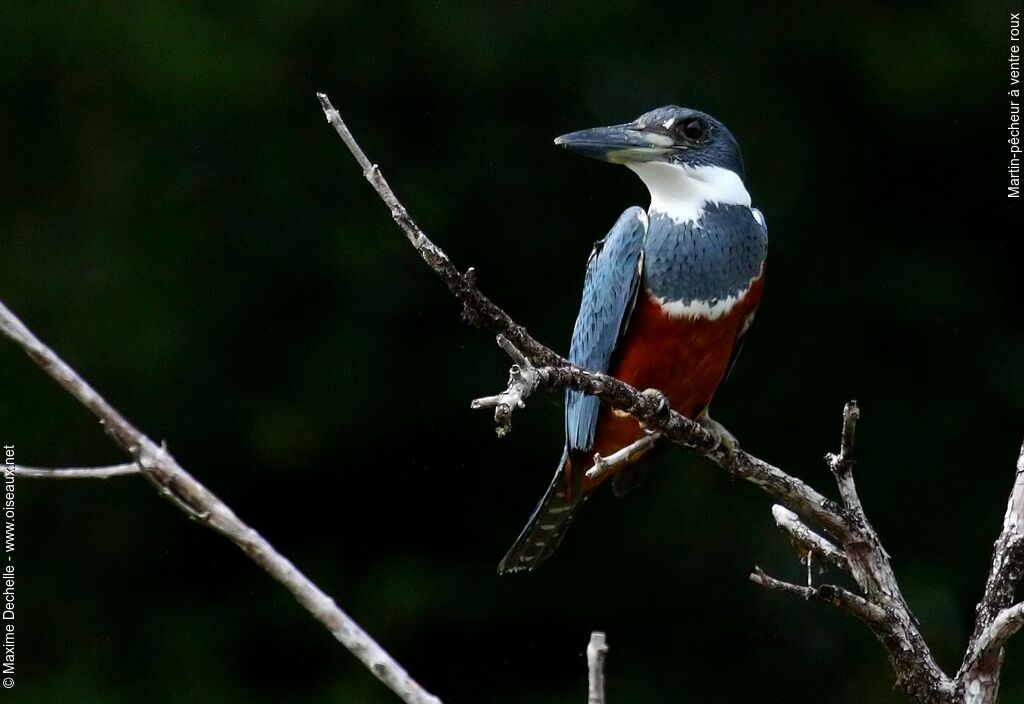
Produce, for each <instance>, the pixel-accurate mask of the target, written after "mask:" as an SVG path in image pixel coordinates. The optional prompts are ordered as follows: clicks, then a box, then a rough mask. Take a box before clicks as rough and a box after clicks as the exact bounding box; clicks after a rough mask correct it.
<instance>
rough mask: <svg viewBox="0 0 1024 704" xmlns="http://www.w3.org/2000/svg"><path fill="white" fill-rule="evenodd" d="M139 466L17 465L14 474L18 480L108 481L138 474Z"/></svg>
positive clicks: (131, 464) (129, 464)
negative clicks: (56, 466)
mask: <svg viewBox="0 0 1024 704" xmlns="http://www.w3.org/2000/svg"><path fill="white" fill-rule="evenodd" d="M139 472H140V470H139V465H137V464H134V463H128V464H115V465H111V466H109V467H61V468H59V469H55V468H52V467H22V466H21V465H18V467H17V469H16V471H15V474H16V475H17V476H18V478H19V479H110V478H111V477H126V476H128V475H132V474H139Z"/></svg>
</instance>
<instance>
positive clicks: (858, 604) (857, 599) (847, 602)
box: [750, 567, 886, 626]
mask: <svg viewBox="0 0 1024 704" xmlns="http://www.w3.org/2000/svg"><path fill="white" fill-rule="evenodd" d="M750 581H751V582H753V583H754V584H757V585H760V586H762V587H764V588H765V589H772V590H774V591H779V592H786V593H787V594H795V595H796V596H799V597H800V598H802V599H805V600H807V601H812V600H817V601H824V602H826V603H829V604H832V605H834V606H837V607H839V608H840V609H842V610H844V611H848V612H850V613H851V614H853V615H854V616H856V617H857V618H859V619H861V620H863V621H866V622H868V623H869V624H872V625H875V626H877V625H879V624H883V623H884V622H885V619H886V614H885V611H884V610H883V609H881V608H879V607H878V606H876V605H875V604H872V603H871V602H870V601H868V600H867V599H865V598H864V597H862V596H858V595H856V594H854V593H853V592H850V591H848V590H846V589H843V588H842V587H839V586H836V585H834V584H822V585H821V586H818V587H811V586H807V587H805V586H802V585H800V584H793V583H792V582H784V581H783V580H781V579H776V578H775V577H772V576H770V575H768V574H766V573H765V571H764V570H762V569H761V568H760V567H754V571H753V572H752V573H751V574H750Z"/></svg>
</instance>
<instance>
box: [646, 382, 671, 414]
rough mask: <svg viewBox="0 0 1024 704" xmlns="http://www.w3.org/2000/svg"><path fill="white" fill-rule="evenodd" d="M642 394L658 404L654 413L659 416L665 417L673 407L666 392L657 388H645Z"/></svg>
mask: <svg viewBox="0 0 1024 704" xmlns="http://www.w3.org/2000/svg"><path fill="white" fill-rule="evenodd" d="M640 395H641V396H643V397H644V398H647V399H650V400H651V401H654V402H655V403H656V404H658V408H657V410H655V411H654V414H655V415H656V416H658V417H663V416H665V415H667V414H668V412H669V411H670V410H671V409H672V407H671V406H670V405H669V403H668V398H667V397H666V396H665V394H663V393H662V392H660V391H658V390H657V389H644V390H643V391H641V392H640Z"/></svg>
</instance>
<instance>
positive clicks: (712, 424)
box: [697, 413, 740, 453]
mask: <svg viewBox="0 0 1024 704" xmlns="http://www.w3.org/2000/svg"><path fill="white" fill-rule="evenodd" d="M697 422H698V423H700V425H701V427H702V428H704V430H706V431H708V432H709V433H711V434H712V435H713V436H714V437H715V440H716V442H715V448H714V449H716V450H717V449H718V448H719V447H723V448H725V450H726V451H727V452H729V453H732V452H735V451H736V450H738V449H739V447H740V443H739V440H737V439H736V436H735V435H733V434H732V433H730V432H729V431H728V430H726V429H725V426H724V425H722V424H721V423H719V422H718V421H717V420H715V419H714V418H712V417H711V416H709V415H708V414H707V413H705V414H704V415H702V416H701V417H700V418H698V419H697Z"/></svg>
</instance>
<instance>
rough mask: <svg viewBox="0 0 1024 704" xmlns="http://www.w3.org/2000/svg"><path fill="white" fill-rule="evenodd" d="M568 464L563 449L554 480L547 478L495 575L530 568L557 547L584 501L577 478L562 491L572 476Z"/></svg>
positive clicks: (569, 461) (568, 459)
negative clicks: (542, 495)
mask: <svg viewBox="0 0 1024 704" xmlns="http://www.w3.org/2000/svg"><path fill="white" fill-rule="evenodd" d="M571 466H572V459H571V458H570V457H569V448H566V449H565V452H564V453H563V454H562V461H561V462H559V464H558V469H557V470H556V471H555V476H554V479H552V480H551V486H549V487H548V490H547V491H546V492H545V493H544V497H543V498H542V499H541V500H540V503H538V504H537V508H535V509H533V514H532V515H531V516H530V520H529V521H527V523H526V527H525V528H523V532H522V533H520V534H519V537H518V538H517V539H516V542H515V543H514V544H513V545H512V547H511V548H510V549H509V551H508V554H506V555H505V557H504V558H502V560H501V563H500V564H499V565H498V574H508V573H509V572H520V571H528V570H532V569H534V568H536V567H537V565H539V564H540V563H542V562H544V560H546V559H548V558H549V557H551V555H553V554H554V552H555V550H557V549H558V545H559V543H561V542H562V538H564V537H565V533H566V531H567V530H568V529H569V524H570V523H572V519H573V516H574V515H575V513H576V510H577V509H579V507H580V506H582V505H583V501H584V500H585V496H584V494H583V491H582V490H581V487H580V486H579V485H580V484H581V482H579V481H576V482H573V484H574V486H573V487H572V488H573V491H571V492H570V493H568V494H567V491H566V490H567V489H568V488H569V482H570V481H571V479H572V478H571V475H570V471H569V470H570V469H571Z"/></svg>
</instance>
